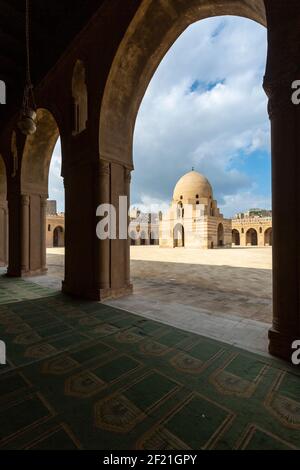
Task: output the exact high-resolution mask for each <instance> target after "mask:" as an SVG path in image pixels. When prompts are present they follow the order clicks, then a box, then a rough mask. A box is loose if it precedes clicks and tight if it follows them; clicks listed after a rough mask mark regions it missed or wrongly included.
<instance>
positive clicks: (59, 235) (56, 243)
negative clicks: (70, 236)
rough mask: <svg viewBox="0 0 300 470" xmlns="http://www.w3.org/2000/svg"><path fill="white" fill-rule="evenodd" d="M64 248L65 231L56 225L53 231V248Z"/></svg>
mask: <svg viewBox="0 0 300 470" xmlns="http://www.w3.org/2000/svg"><path fill="white" fill-rule="evenodd" d="M63 246H65V231H64V228H63V227H62V226H61V225H57V226H56V227H55V229H54V230H53V247H54V248H62V247H63Z"/></svg>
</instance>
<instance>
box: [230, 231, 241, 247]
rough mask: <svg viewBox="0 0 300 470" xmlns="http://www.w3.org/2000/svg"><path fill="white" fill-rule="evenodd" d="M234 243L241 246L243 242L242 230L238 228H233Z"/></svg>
mask: <svg viewBox="0 0 300 470" xmlns="http://www.w3.org/2000/svg"><path fill="white" fill-rule="evenodd" d="M232 244H233V245H235V246H240V244H241V237H240V232H239V231H238V230H236V229H233V230H232Z"/></svg>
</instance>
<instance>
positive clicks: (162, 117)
mask: <svg viewBox="0 0 300 470" xmlns="http://www.w3.org/2000/svg"><path fill="white" fill-rule="evenodd" d="M266 50H267V34H266V30H265V28H263V27H262V26H260V25H258V24H256V23H255V22H253V21H250V20H246V19H243V18H237V17H217V18H210V19H207V20H202V21H200V22H197V23H195V24H193V25H192V26H190V27H189V28H188V29H187V30H186V31H185V32H184V33H183V34H182V35H181V36H180V37H179V38H178V40H177V41H176V42H175V44H174V45H173V46H172V48H171V49H170V50H169V52H168V53H167V54H166V56H165V58H164V59H163V61H162V62H161V64H160V66H159V67H158V69H157V71H156V73H155V75H154V77H153V79H152V81H151V83H150V85H149V87H148V90H147V92H146V94H145V97H144V99H143V102H142V105H141V108H140V110H139V114H138V117H137V123H136V127H135V134H134V165H135V171H134V172H133V178H132V201H131V202H132V204H133V205H135V206H139V207H141V208H144V209H146V208H147V207H149V206H150V205H152V204H157V205H159V206H162V207H165V206H166V205H167V204H169V202H170V200H171V198H172V192H173V188H174V186H175V184H176V182H177V180H178V179H179V178H180V177H181V176H182V175H183V174H184V173H186V172H188V171H190V170H191V168H192V167H194V168H195V170H197V171H199V172H200V173H203V174H205V176H207V178H208V179H209V180H210V182H211V184H212V186H213V189H214V195H215V198H216V199H217V200H218V202H219V206H220V208H221V210H222V211H223V213H224V214H225V215H226V216H232V215H234V214H235V213H236V212H239V211H242V210H246V209H248V208H250V207H262V208H270V207H271V187H270V186H271V175H270V172H271V168H270V165H271V164H270V128H269V127H270V126H269V120H268V116H267V98H266V96H265V94H264V91H263V89H262V80H263V75H264V70H265V63H266ZM59 174H60V148H59V144H58V146H57V148H56V149H55V152H54V158H53V159H52V163H51V168H50V185H49V190H50V198H53V199H57V200H58V205H59V209H60V210H63V187H62V184H61V182H60V180H61V179H60V177H59Z"/></svg>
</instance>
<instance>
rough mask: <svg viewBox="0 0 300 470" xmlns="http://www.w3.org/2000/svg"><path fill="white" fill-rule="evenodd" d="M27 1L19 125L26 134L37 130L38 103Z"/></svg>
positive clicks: (27, 0) (27, 1) (27, 2)
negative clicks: (33, 81)
mask: <svg viewBox="0 0 300 470" xmlns="http://www.w3.org/2000/svg"><path fill="white" fill-rule="evenodd" d="M25 1H26V13H25V16H26V82H25V89H24V97H23V103H22V110H21V118H20V121H19V123H18V127H19V129H20V130H21V132H22V133H23V134H25V135H30V134H34V133H35V132H36V122H35V121H36V105H35V99H34V93H33V85H32V81H31V71H30V70H31V68H30V0H25Z"/></svg>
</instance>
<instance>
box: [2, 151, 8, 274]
mask: <svg viewBox="0 0 300 470" xmlns="http://www.w3.org/2000/svg"><path fill="white" fill-rule="evenodd" d="M7 262H8V206H7V174H6V165H5V163H4V160H3V158H2V157H1V155H0V266H6V265H7Z"/></svg>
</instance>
